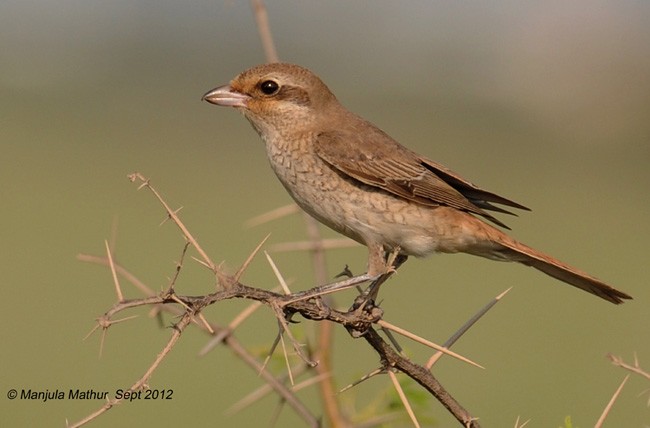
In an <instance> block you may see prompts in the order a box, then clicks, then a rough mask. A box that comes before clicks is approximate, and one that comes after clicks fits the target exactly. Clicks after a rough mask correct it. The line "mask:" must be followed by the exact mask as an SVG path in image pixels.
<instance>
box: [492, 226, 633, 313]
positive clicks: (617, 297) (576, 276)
mask: <svg viewBox="0 0 650 428" xmlns="http://www.w3.org/2000/svg"><path fill="white" fill-rule="evenodd" d="M498 244H499V246H500V247H501V248H499V250H498V253H499V254H500V255H502V256H503V257H504V258H506V259H507V260H511V261H516V262H519V263H522V264H524V265H527V266H532V267H534V268H535V269H537V270H539V271H542V272H544V273H545V274H547V275H549V276H552V277H553V278H556V279H559V280H560V281H564V282H566V283H567V284H570V285H573V286H574V287H578V288H581V289H583V290H585V291H587V292H589V293H591V294H593V295H595V296H598V297H600V298H602V299H605V300H607V301H609V302H612V303H615V304H617V305H618V304H620V303H623V301H624V299H632V297H631V296H630V295H628V294H626V293H624V292H622V291H619V290H617V289H615V288H613V287H611V286H609V285H607V284H605V283H604V282H602V281H601V280H599V279H597V278H594V277H593V276H591V275H589V274H587V273H586V272H583V271H581V270H578V269H576V268H574V267H572V266H569V265H567V264H565V263H562V262H561V261H559V260H557V259H555V258H553V257H551V256H549V255H546V254H543V253H540V252H539V251H537V250H535V249H533V248H530V247H528V246H526V245H524V244H521V243H519V242H516V241H514V240H510V239H508V240H506V241H505V242H504V241H501V242H498Z"/></svg>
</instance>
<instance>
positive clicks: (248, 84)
mask: <svg viewBox="0 0 650 428" xmlns="http://www.w3.org/2000/svg"><path fill="white" fill-rule="evenodd" d="M202 100H204V101H207V102H209V103H211V104H215V105H218V106H225V107H232V108H234V109H236V110H238V111H240V112H241V113H243V115H244V117H245V118H246V119H247V120H248V121H249V122H250V124H251V125H252V126H253V128H254V129H255V131H257V133H258V134H259V136H260V137H261V139H262V141H263V142H264V145H265V147H266V155H267V157H268V160H269V162H270V164H271V167H272V169H273V171H274V172H275V174H276V175H277V177H278V179H279V180H280V182H281V183H282V185H283V186H284V188H285V189H286V191H287V192H288V193H289V195H290V196H291V197H292V198H293V200H294V201H295V202H296V204H297V205H298V206H300V207H301V208H302V209H303V210H304V211H306V212H307V213H309V214H310V215H311V216H313V217H314V218H316V219H317V220H318V221H320V222H321V223H323V224H324V225H326V226H328V227H330V228H331V229H333V230H335V231H336V232H339V233H341V234H343V235H345V236H347V237H349V238H352V239H353V240H355V241H357V242H359V243H361V244H363V245H365V246H366V247H367V248H368V270H367V274H368V275H370V276H375V275H379V274H381V273H385V272H387V269H390V266H387V265H388V260H389V255H391V254H395V253H397V254H398V255H400V256H402V257H404V258H406V257H408V256H415V257H425V256H428V255H430V254H432V253H459V252H461V253H468V254H472V255H475V256H480V257H484V258H487V259H491V260H496V261H508V262H518V263H521V264H523V265H526V266H531V267H533V268H535V269H537V270H539V271H541V272H544V273H545V274H547V275H550V276H551V277H553V278H556V279H558V280H560V281H563V282H565V283H568V284H570V285H573V286H575V287H577V288H580V289H582V290H585V291H587V292H589V293H591V294H594V295H596V296H598V297H601V298H603V299H605V300H607V301H609V302H612V303H615V304H620V303H622V302H623V301H624V300H625V299H632V297H631V296H630V295H628V294H626V293H624V292H622V291H619V290H617V289H615V288H613V287H611V286H609V285H608V284H606V283H605V282H603V281H601V280H599V279H597V278H595V277H593V276H591V275H589V274H587V273H586V272H583V271H581V270H578V269H576V268H574V267H571V266H569V265H567V264H565V263H563V262H561V261H559V260H557V259H556V258H554V257H551V256H549V255H546V254H544V253H542V252H540V251H537V250H535V249H533V248H531V247H529V246H527V245H525V244H523V243H521V242H518V241H516V240H515V239H514V238H512V237H510V236H509V235H508V234H507V233H506V232H504V231H502V230H501V229H506V230H509V228H508V227H507V226H506V225H505V224H504V223H503V222H502V221H501V220H499V219H498V218H496V217H494V215H493V214H491V213H490V212H493V213H502V214H514V213H513V212H511V211H509V209H519V210H529V209H528V208H527V207H525V206H524V205H522V204H519V203H517V202H514V201H512V200H510V199H507V198H505V197H503V196H499V195H497V194H495V193H492V192H489V191H486V190H483V189H481V188H480V187H478V186H477V185H475V184H473V183H471V182H470V181H468V180H466V179H465V178H463V177H461V176H460V175H459V174H457V173H455V172H454V171H452V170H450V169H448V168H447V167H445V166H443V165H441V164H439V163H437V162H435V161H432V160H430V159H428V158H426V157H424V156H421V155H420V154H418V153H416V152H414V151H412V150H410V149H408V148H406V147H405V146H403V145H401V144H400V143H398V142H397V141H395V140H394V139H393V138H391V137H390V136H389V135H388V134H386V133H385V132H383V131H382V130H381V129H380V128H378V127H377V126H375V125H373V124H372V123H370V122H369V121H367V120H365V119H363V118H362V117H360V116H358V115H356V114H355V113H352V112H351V111H349V110H347V109H346V108H345V107H344V106H343V105H342V104H341V103H340V102H339V101H338V99H337V98H336V96H335V95H334V94H333V93H332V91H330V89H329V88H328V87H327V86H326V84H325V83H323V81H322V80H321V79H320V78H319V77H318V76H317V75H316V74H315V73H313V72H312V71H310V70H308V69H307V68H304V67H301V66H299V65H295V64H289V63H280V62H277V63H267V64H262V65H258V66H254V67H252V68H250V69H248V70H245V71H243V72H242V73H240V74H239V75H237V76H236V77H235V78H233V79H232V80H231V81H230V83H229V84H226V85H223V86H219V87H216V88H214V89H212V90H210V91H208V92H207V93H205V94H204V95H203V97H202ZM504 207H507V209H506V208H504ZM490 223H491V224H490ZM500 228H501V229H500Z"/></svg>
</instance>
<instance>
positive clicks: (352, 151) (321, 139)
mask: <svg viewBox="0 0 650 428" xmlns="http://www.w3.org/2000/svg"><path fill="white" fill-rule="evenodd" d="M364 130H367V128H365V129H364ZM361 139H363V140H364V141H363V142H362V141H361ZM369 141H372V144H370V145H369V144H367V142H369ZM315 151H316V154H317V155H318V156H319V157H320V158H321V159H323V160H324V161H325V162H326V163H328V164H329V165H331V166H332V167H333V168H335V169H337V170H338V171H339V172H341V173H343V174H345V175H347V176H349V177H351V178H353V179H355V180H358V181H360V182H362V183H365V184H367V185H370V186H374V187H378V188H380V189H383V190H385V191H387V192H390V193H392V194H394V195H397V196H400V197H402V198H404V199H408V200H410V201H413V202H417V203H419V204H422V205H428V206H439V205H444V206H448V207H452V208H456V209H459V210H463V211H467V212H470V213H473V214H478V215H480V216H483V217H485V218H486V219H488V220H490V221H492V222H494V223H495V224H498V225H499V226H502V227H505V228H508V227H507V226H506V225H505V224H503V223H502V222H501V221H499V220H498V219H496V218H494V217H493V216H491V215H490V214H488V213H486V212H485V211H484V209H489V210H494V211H500V212H507V211H505V210H503V209H501V208H499V207H495V206H494V205H492V204H490V203H489V202H496V203H501V204H506V205H510V206H513V207H517V208H525V207H523V206H522V205H519V204H516V203H515V202H511V201H509V200H507V199H505V198H502V197H500V196H497V195H495V194H493V193H490V192H486V191H484V190H481V189H480V188H478V187H477V186H475V185H473V184H472V183H470V182H468V181H466V180H464V179H462V178H461V177H460V176H458V175H457V174H455V173H453V172H451V171H449V170H447V169H446V168H445V167H443V166H442V165H439V164H436V163H434V162H432V161H429V160H426V159H423V158H420V157H419V156H418V155H417V154H415V153H413V152H411V151H410V150H408V149H406V148H405V147H403V146H401V145H399V143H397V142H396V141H395V140H393V139H392V138H391V137H389V136H388V135H387V134H385V133H384V132H382V131H381V130H379V129H378V128H375V127H372V130H371V131H370V132H365V133H364V134H363V135H361V134H359V133H356V132H343V131H331V132H323V133H321V134H319V135H318V137H317V138H316V141H315Z"/></svg>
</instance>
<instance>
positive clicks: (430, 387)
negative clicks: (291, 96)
mask: <svg viewBox="0 0 650 428" xmlns="http://www.w3.org/2000/svg"><path fill="white" fill-rule="evenodd" d="M129 178H130V179H131V181H138V182H141V183H142V185H141V186H140V188H142V187H145V188H148V189H149V190H150V191H151V192H152V193H153V194H154V195H155V196H156V198H158V200H159V202H160V203H161V204H162V205H163V206H164V207H165V210H166V211H167V215H168V216H169V219H171V220H172V222H174V223H175V224H176V225H177V226H178V228H179V229H180V230H181V232H182V235H183V237H184V239H185V242H186V245H185V246H184V248H183V253H182V257H181V262H179V263H178V265H177V266H176V270H175V274H174V276H173V278H172V280H171V283H170V284H169V285H168V287H167V289H166V290H165V291H163V292H161V293H159V294H157V295H156V294H154V293H153V291H152V290H150V289H148V287H146V286H144V285H143V284H141V283H140V282H139V281H138V280H137V278H135V277H133V276H132V275H131V274H129V273H128V271H126V270H125V269H124V268H122V267H121V266H120V265H117V264H115V263H114V262H113V260H112V258H100V257H92V256H80V258H81V259H85V260H87V261H94V262H100V263H103V264H106V265H108V266H110V267H111V270H112V272H114V275H117V274H120V275H122V276H124V277H126V278H127V279H128V280H129V281H131V282H132V283H134V284H135V285H136V286H137V287H138V288H140V290H141V291H142V292H144V293H145V294H147V296H146V297H143V298H139V299H124V298H123V297H121V293H120V298H119V299H118V301H117V302H116V303H115V304H114V305H113V306H112V307H111V308H110V309H108V310H107V311H106V312H105V313H104V315H103V316H101V317H100V318H99V319H98V327H99V328H102V329H103V330H104V331H106V329H108V327H110V326H111V324H113V323H115V322H116V321H114V320H113V318H114V317H115V316H116V315H117V314H119V313H120V312H122V311H124V310H126V309H131V308H137V307H155V308H162V309H163V310H167V311H169V312H171V313H173V314H175V315H177V316H180V320H179V321H178V322H177V323H176V324H175V326H174V333H173V335H172V338H170V340H169V342H168V344H167V345H166V346H165V348H164V349H163V351H162V352H161V353H160V354H159V355H158V356H157V358H156V359H155V361H154V362H153V364H152V365H151V366H150V368H149V369H148V370H147V371H146V373H145V374H144V375H143V376H142V377H141V379H140V380H138V381H137V382H136V383H135V384H134V385H133V386H132V389H133V390H137V389H143V388H147V383H148V380H149V379H150V377H151V375H152V373H153V372H154V370H155V369H156V368H157V367H158V365H159V364H160V362H161V361H162V360H163V359H164V357H165V356H166V355H167V354H168V353H169V352H170V351H171V349H172V348H173V347H174V345H175V344H176V342H177V341H178V339H179V338H180V336H181V334H182V332H183V331H184V330H185V328H186V327H187V326H188V325H189V324H191V323H195V324H196V325H197V326H199V327H200V328H202V329H203V330H205V331H206V332H209V333H210V334H212V335H218V336H220V337H223V341H224V344H225V345H227V346H229V347H231V349H232V350H233V351H234V352H236V353H237V354H238V355H239V357H240V358H242V359H243V360H244V361H246V362H247V363H248V364H249V365H251V366H252V367H255V369H256V370H257V371H259V372H260V373H261V374H262V375H263V377H264V378H265V380H266V381H267V382H268V383H269V384H270V385H271V386H272V387H273V389H274V390H275V391H276V393H278V394H279V395H280V396H281V397H282V399H283V401H285V402H287V403H288V404H289V405H291V407H292V408H293V409H294V410H295V411H296V412H297V413H298V414H299V415H300V416H301V417H302V418H303V420H304V421H305V422H306V423H307V424H308V425H309V426H319V424H320V422H319V421H318V419H317V418H316V417H315V416H314V415H312V414H311V413H310V412H309V411H308V410H307V409H306V408H305V407H304V405H302V403H300V401H299V400H298V399H297V398H296V397H295V395H294V394H293V393H292V392H291V391H290V390H287V388H286V387H285V386H284V384H283V383H282V382H280V381H278V380H277V379H275V378H274V377H273V376H272V375H269V374H268V372H266V371H265V370H264V369H263V366H262V365H261V364H259V363H258V362H257V361H256V360H255V358H254V357H252V356H251V355H250V354H248V353H247V352H246V351H245V350H244V349H243V347H241V346H240V345H239V344H238V342H236V341H235V339H234V336H233V331H232V330H231V329H226V328H224V327H221V326H217V325H214V324H212V323H209V322H208V321H207V320H205V318H203V315H202V311H203V309H205V308H206V307H208V306H210V305H213V304H215V303H218V302H220V301H223V300H229V299H249V300H253V301H255V302H257V304H260V303H261V304H263V305H266V306H268V307H269V308H271V309H272V310H273V311H274V313H275V314H276V317H277V318H278V321H279V323H280V324H281V325H282V329H284V332H286V333H290V331H289V330H288V329H289V324H288V321H291V320H292V319H293V317H295V316H298V315H299V316H302V317H303V318H305V319H308V320H313V321H329V322H331V323H333V324H339V325H341V326H343V327H345V328H346V329H347V330H348V331H349V332H350V334H351V335H352V336H353V337H363V338H364V339H365V340H366V341H367V342H368V343H369V344H370V345H371V346H372V347H373V349H375V351H376V352H377V353H378V355H379V357H380V360H381V362H382V367H383V369H382V371H383V372H387V371H392V370H398V371H400V372H403V373H405V374H406V375H407V376H409V377H410V378H412V379H413V380H415V381H416V382H417V383H419V384H420V385H422V386H423V387H424V388H425V389H426V390H427V391H429V392H430V393H431V394H432V395H433V396H434V397H436V398H437V399H438V400H439V401H440V402H441V403H442V404H443V406H444V407H445V408H447V409H448V410H449V411H450V412H451V413H452V414H453V416H454V417H455V418H456V419H457V420H458V421H459V422H460V423H461V424H462V425H463V426H466V427H478V426H479V424H478V422H477V421H476V420H474V419H473V418H472V416H471V415H470V414H469V413H468V412H467V411H466V410H465V409H464V408H463V407H462V406H461V405H460V404H459V403H458V402H457V401H456V400H455V399H454V398H453V397H451V395H450V394H449V393H448V392H447V391H446V390H445V388H444V387H443V386H442V385H441V384H440V383H439V382H438V381H437V380H436V378H435V377H434V376H433V375H432V374H431V372H430V371H429V370H428V369H427V368H425V367H424V366H422V365H418V364H415V363H414V362H412V361H410V360H409V359H408V358H407V357H405V356H404V355H402V354H401V353H400V352H399V351H398V350H396V349H395V348H394V347H393V345H391V344H389V343H388V342H386V341H384V340H383V338H382V337H381V336H380V335H379V334H378V332H377V331H376V330H375V329H374V328H373V325H375V324H377V323H380V322H381V321H382V316H383V311H382V310H381V308H379V307H378V306H375V304H374V302H373V301H372V300H364V299H363V296H364V295H366V294H364V293H362V295H360V297H358V298H357V299H356V300H355V303H354V304H353V305H352V307H351V308H350V310H348V311H343V310H339V309H335V308H333V307H331V306H330V305H329V304H328V302H327V301H326V299H325V298H324V297H323V294H325V293H329V292H331V291H335V290H336V285H340V284H343V286H344V288H349V287H351V286H354V285H358V283H359V282H362V281H363V282H367V281H368V280H371V284H370V286H369V287H371V288H372V287H373V285H376V284H381V283H383V282H384V281H385V280H386V278H387V277H388V276H390V275H392V273H393V272H394V270H392V269H390V270H389V271H387V273H386V274H384V275H381V276H379V277H377V278H370V277H368V276H367V275H365V276H364V275H362V276H359V277H356V278H360V280H355V278H351V279H346V280H343V281H339V282H337V283H335V284H329V285H325V286H320V287H314V288H313V289H311V290H307V291H302V292H297V293H290V294H286V291H285V293H278V292H275V291H270V290H266V289H262V288H258V287H253V286H250V285H246V284H244V283H243V282H241V280H240V278H241V275H242V272H243V269H244V267H245V266H248V264H249V263H250V261H251V258H252V255H251V257H249V259H248V260H247V261H246V262H245V266H243V267H242V269H240V270H239V271H238V272H237V274H236V275H233V276H230V275H226V274H225V273H224V272H222V270H221V269H220V267H219V266H217V265H215V264H214V263H213V262H212V261H211V260H210V258H209V256H208V255H207V253H205V252H204V251H203V250H202V249H201V247H200V246H199V244H198V242H197V240H196V239H195V238H194V237H193V236H192V235H191V234H190V232H189V230H188V229H187V227H186V226H185V225H184V224H183V223H182V222H181V220H180V218H179V217H178V215H177V214H176V212H174V211H172V209H171V208H170V206H169V205H168V204H167V203H166V202H165V201H164V200H163V199H162V197H161V196H160V194H159V193H158V192H157V191H156V190H155V189H154V188H153V187H152V186H151V184H150V182H149V180H148V179H146V178H145V177H143V176H142V175H140V174H137V173H136V174H132V175H130V176H129ZM188 246H191V247H194V249H195V250H196V251H197V252H198V253H199V254H200V256H201V259H200V260H198V259H195V260H197V261H198V262H200V263H201V264H203V265H204V266H206V267H208V268H209V269H210V270H211V271H212V272H213V273H214V275H215V277H216V279H217V283H218V285H219V287H218V289H217V290H216V291H214V292H212V293H209V294H205V295H199V296H192V295H181V294H178V293H177V292H176V290H175V288H174V283H175V281H176V279H177V278H178V276H179V273H180V270H181V267H182V260H183V259H184V257H185V254H186V251H187V249H188ZM259 249H260V246H258V248H256V249H255V251H254V254H255V253H257V251H258V250H259ZM386 324H387V323H386ZM380 325H381V323H380ZM96 328H97V327H96ZM224 332H225V333H224ZM280 333H283V331H281V332H280ZM413 336H414V335H413ZM288 337H289V339H290V340H291V341H292V344H293V346H294V348H295V349H296V350H299V349H300V346H301V344H299V343H297V341H296V339H294V338H293V337H292V336H291V334H289V335H288ZM414 337H416V336H414ZM422 342H423V343H427V344H430V342H427V341H424V340H423V339H422ZM435 348H436V349H439V350H441V352H444V353H448V354H452V355H454V356H457V354H454V353H452V352H451V351H449V350H447V348H446V347H440V346H437V345H435ZM301 357H302V358H303V360H304V362H305V363H306V364H307V365H311V364H313V363H311V361H310V360H309V356H308V355H306V354H302V355H301ZM460 358H463V357H460ZM251 360H252V361H251ZM474 364H475V363H474ZM117 403H118V402H117V401H108V402H107V403H106V404H105V405H104V406H103V407H102V408H100V409H99V410H98V411H96V412H94V413H93V414H91V415H89V416H87V417H86V418H84V419H82V420H81V421H79V422H77V423H76V424H73V425H70V426H74V427H77V426H81V425H83V424H85V423H87V422H88V421H90V420H92V419H94V418H96V417H97V416H99V415H100V414H102V413H104V412H106V411H107V410H109V409H111V408H112V407H113V406H114V405H115V404H117ZM405 405H406V406H408V404H407V403H405Z"/></svg>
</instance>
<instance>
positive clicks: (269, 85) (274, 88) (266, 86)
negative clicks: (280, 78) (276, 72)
mask: <svg viewBox="0 0 650 428" xmlns="http://www.w3.org/2000/svg"><path fill="white" fill-rule="evenodd" d="M278 89H280V85H278V83H277V82H276V81H274V80H265V81H263V82H262V83H260V90H261V91H262V92H263V93H265V94H266V95H273V94H275V93H276V92H278Z"/></svg>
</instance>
